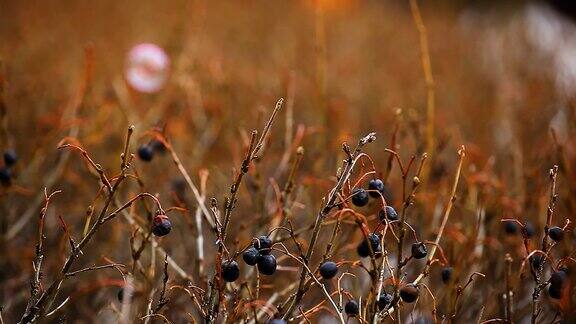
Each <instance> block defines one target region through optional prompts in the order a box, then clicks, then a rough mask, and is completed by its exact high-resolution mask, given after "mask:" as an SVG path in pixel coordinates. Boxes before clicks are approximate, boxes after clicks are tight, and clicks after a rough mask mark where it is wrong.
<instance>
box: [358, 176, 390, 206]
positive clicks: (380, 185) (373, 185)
mask: <svg viewBox="0 0 576 324" xmlns="http://www.w3.org/2000/svg"><path fill="white" fill-rule="evenodd" d="M380 195H382V196H383V197H384V200H386V201H390V200H391V195H390V193H389V190H388V189H387V188H386V185H385V184H384V182H382V180H380V179H372V180H370V182H368V190H365V189H364V188H356V189H354V190H353V191H352V203H353V204H354V206H357V207H364V206H366V205H368V202H369V201H370V197H373V198H378V197H380Z"/></svg>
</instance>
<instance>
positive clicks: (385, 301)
mask: <svg viewBox="0 0 576 324" xmlns="http://www.w3.org/2000/svg"><path fill="white" fill-rule="evenodd" d="M393 299H394V296H392V295H390V294H388V293H386V292H382V293H381V294H380V297H379V298H378V310H383V309H385V308H386V307H387V306H388V305H390V303H391V302H392V300H393Z"/></svg>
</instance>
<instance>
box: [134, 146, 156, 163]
mask: <svg viewBox="0 0 576 324" xmlns="http://www.w3.org/2000/svg"><path fill="white" fill-rule="evenodd" d="M138 157H139V158H140V160H142V161H144V162H150V161H152V159H153V158H154V149H153V148H152V146H150V145H147V144H143V145H141V146H140V147H139V148H138Z"/></svg>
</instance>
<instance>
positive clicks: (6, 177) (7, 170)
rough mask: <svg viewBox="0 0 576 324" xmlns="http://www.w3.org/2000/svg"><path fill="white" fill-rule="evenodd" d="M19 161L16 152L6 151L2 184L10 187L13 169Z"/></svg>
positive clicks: (0, 174) (1, 175)
mask: <svg viewBox="0 0 576 324" xmlns="http://www.w3.org/2000/svg"><path fill="white" fill-rule="evenodd" d="M16 161H18V155H16V151H14V150H11V149H10V150H6V151H5V152H4V166H3V167H1V168H0V183H2V185H3V186H5V187H8V186H9V185H10V184H12V167H13V166H14V164H16Z"/></svg>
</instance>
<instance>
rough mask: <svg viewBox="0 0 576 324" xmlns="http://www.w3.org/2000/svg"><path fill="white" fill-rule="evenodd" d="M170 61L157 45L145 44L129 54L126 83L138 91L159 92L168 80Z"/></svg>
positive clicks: (136, 47)
mask: <svg viewBox="0 0 576 324" xmlns="http://www.w3.org/2000/svg"><path fill="white" fill-rule="evenodd" d="M169 65H170V59H169V58H168V55H166V52H164V50H163V49H162V48H160V47H159V46H157V45H154V44H150V43H143V44H138V45H136V46H134V47H133V48H132V49H131V50H130V52H129V53H128V61H127V67H126V81H127V82H128V84H129V85H130V86H131V87H132V88H134V89H135V90H137V91H140V92H145V93H153V92H157V91H158V90H160V89H161V88H162V86H164V83H165V82H166V79H167V78H168V69H169Z"/></svg>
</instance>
